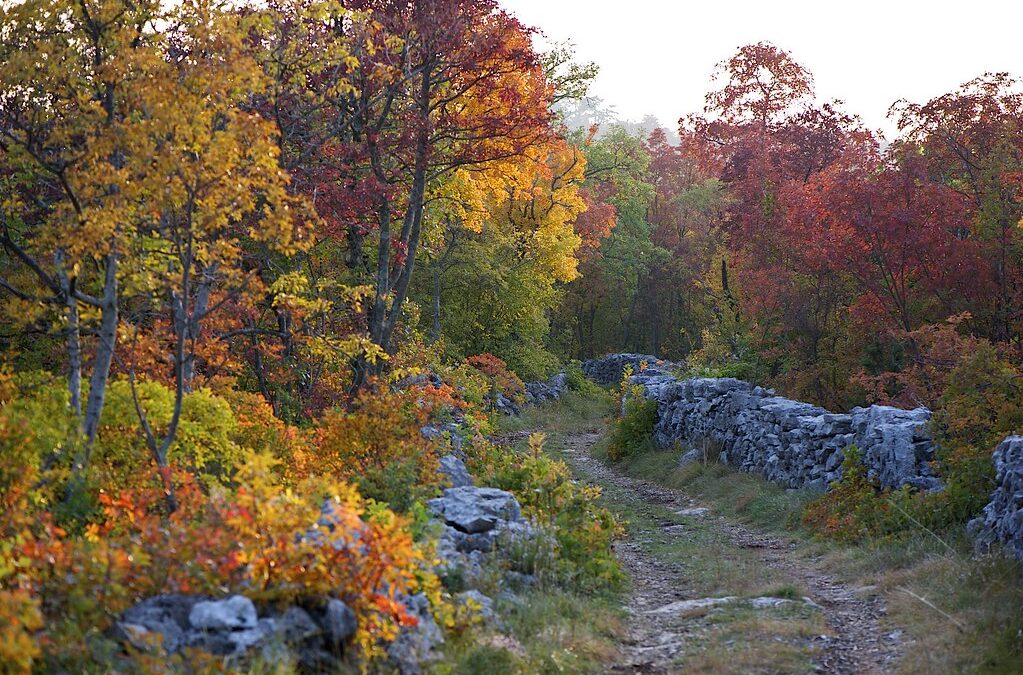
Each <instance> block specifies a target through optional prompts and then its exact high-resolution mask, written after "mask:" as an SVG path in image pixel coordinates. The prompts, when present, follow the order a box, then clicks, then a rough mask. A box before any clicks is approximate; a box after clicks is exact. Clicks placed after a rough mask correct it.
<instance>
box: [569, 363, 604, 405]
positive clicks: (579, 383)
mask: <svg viewBox="0 0 1023 675" xmlns="http://www.w3.org/2000/svg"><path fill="white" fill-rule="evenodd" d="M565 383H566V384H567V385H568V388H569V389H570V390H571V391H575V392H579V393H580V394H582V395H583V396H587V397H593V396H599V395H600V392H601V389H600V387H599V386H597V384H596V383H595V382H593V380H591V379H589V378H588V377H586V375H585V373H583V364H582V363H581V362H580V361H578V360H577V359H573V360H571V361H569V362H568V363H566V364H565Z"/></svg>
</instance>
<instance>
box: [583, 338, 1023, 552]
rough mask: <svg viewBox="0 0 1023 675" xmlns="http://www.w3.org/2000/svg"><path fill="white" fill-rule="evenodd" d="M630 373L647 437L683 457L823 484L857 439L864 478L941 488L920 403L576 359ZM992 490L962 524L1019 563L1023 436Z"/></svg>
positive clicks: (792, 483)
mask: <svg viewBox="0 0 1023 675" xmlns="http://www.w3.org/2000/svg"><path fill="white" fill-rule="evenodd" d="M626 366H629V367H631V368H632V370H633V372H634V373H635V374H634V375H632V376H631V378H630V381H631V382H632V383H634V384H638V385H641V386H642V387H643V391H644V394H645V395H646V397H647V398H649V399H652V400H655V401H657V422H656V425H655V427H654V438H655V441H656V443H657V444H658V445H659V446H660V447H665V448H667V447H674V446H676V445H681V446H682V447H683V449H684V454H683V455H682V461H687V460H692V459H696V458H697V457H700V456H702V455H703V453H704V452H705V451H710V453H711V454H712V455H713V458H714V459H717V460H719V461H721V462H722V463H725V464H729V465H731V466H734V467H735V468H737V469H739V470H740V471H746V472H750V473H758V474H761V475H763V476H764V477H765V478H766V479H768V480H771V481H774V482H776V483H780V484H782V485H784V486H786V487H789V488H805V489H812V490H816V491H820V492H823V491H825V490H827V488H828V486H829V485H830V483H831V482H832V481H835V480H837V479H838V478H840V477H841V469H842V461H843V460H844V458H845V450H846V448H848V447H850V446H853V445H855V446H856V447H858V448H859V449H860V451H861V452H862V455H863V462H864V464H865V465H866V466H867V469H868V473H869V475H870V477H872V478H876V479H877V481H878V483H879V484H880V485H881V486H882V487H886V488H898V487H901V486H903V485H910V486H913V487H915V488H919V489H921V490H938V489H941V484H940V482H939V480H938V478H937V477H936V476H935V475H934V473H933V471H932V470H931V462H932V461H933V460H934V458H935V450H936V448H935V444H934V441H933V440H932V439H931V435H930V432H929V430H928V422H929V421H930V418H931V412H930V411H929V410H928V409H926V408H917V409H915V410H902V409H900V408H893V407H890V406H882V405H872V406H869V407H866V408H853V409H852V410H850V411H849V412H847V413H834V412H830V411H828V410H825V409H823V408H820V407H818V406H815V405H812V404H809V403H803V402H801V401H793V400H791V399H787V398H783V397H781V396H777V395H776V394H775V392H774V391H773V390H771V389H765V388H763V387H757V386H754V385H751V384H750V383H748V382H743V381H742V380H736V379H732V378H690V379H683V378H679V377H677V376H675V375H674V374H673V373H674V372H677V371H678V370H681V368H679V367H678V366H677V364H673V363H670V362H666V361H660V360H658V359H657V358H656V357H653V356H649V355H644V354H612V355H610V356H606V357H604V358H602V359H595V360H590V361H586V362H584V363H583V372H585V373H586V375H587V376H588V377H590V378H591V379H593V380H594V381H596V382H597V383H599V384H614V383H617V382H619V381H620V380H621V377H622V375H623V373H624V370H625V368H626ZM992 460H993V462H994V465H995V473H996V477H995V490H994V492H993V493H992V495H991V500H990V501H989V503H988V504H987V506H986V507H985V508H984V511H983V513H982V514H981V515H980V516H979V517H978V518H976V519H975V520H973V521H971V523H970V524H969V531H970V532H971V534H972V535H973V536H974V538H975V541H976V543H977V546H978V548H979V549H981V550H987V549H989V548H990V547H991V546H992V545H994V544H1002V545H1004V546H1005V547H1006V549H1007V550H1008V551H1009V552H1010V553H1011V554H1012V555H1014V556H1015V557H1016V558H1018V559H1020V560H1021V561H1023V436H1010V437H1008V438H1006V439H1005V440H1004V441H1003V442H1002V443H1001V444H1000V445H999V446H998V448H997V449H996V450H995V452H994V455H993V458H992Z"/></svg>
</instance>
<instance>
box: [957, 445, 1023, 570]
mask: <svg viewBox="0 0 1023 675" xmlns="http://www.w3.org/2000/svg"><path fill="white" fill-rule="evenodd" d="M993 459H994V463H995V490H994V492H993V493H991V501H989V502H988V504H987V506H985V507H984V511H983V512H982V513H981V515H980V516H979V517H978V518H976V519H974V520H972V521H970V524H969V526H968V529H969V531H970V533H971V534H973V536H974V539H975V542H976V544H977V548H978V549H980V550H981V551H986V550H987V549H989V548H990V547H991V545H992V544H994V543H996V542H998V543H1002V544H1005V546H1006V548H1007V549H1008V550H1009V552H1010V553H1012V554H1013V555H1014V556H1016V557H1017V558H1018V559H1020V560H1023V436H1009V437H1008V438H1006V439H1005V440H1004V441H1002V442H1001V444H999V446H998V448H997V449H995V454H994V457H993Z"/></svg>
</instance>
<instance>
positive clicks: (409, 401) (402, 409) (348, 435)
mask: <svg viewBox="0 0 1023 675" xmlns="http://www.w3.org/2000/svg"><path fill="white" fill-rule="evenodd" d="M451 402H452V401H451V398H450V392H449V391H443V390H440V389H437V388H435V387H431V386H426V387H412V388H409V389H407V390H404V391H399V392H391V391H381V392H372V391H364V392H362V393H360V394H359V395H358V397H357V398H356V399H355V401H353V403H352V406H351V408H350V409H349V410H334V411H331V412H328V413H327V414H326V415H324V416H323V418H322V419H321V420H319V422H318V423H317V426H316V429H315V430H314V432H313V434H312V447H311V448H310V449H309V450H307V451H305V452H297V453H295V454H294V455H293V456H292V457H291V458H290V460H289V464H290V465H289V467H288V474H289V475H290V476H292V477H293V478H302V477H306V476H311V475H316V474H320V473H325V474H327V475H330V476H334V477H336V478H339V479H341V480H347V481H351V482H353V483H355V484H356V485H358V487H359V490H360V491H361V492H362V494H364V495H365V496H367V497H370V498H372V499H375V500H378V501H382V502H386V503H387V504H389V505H390V506H391V507H392V508H394V509H395V510H398V511H402V512H405V511H408V510H409V509H410V508H411V507H412V505H413V504H414V503H415V502H416V501H419V500H424V499H428V498H430V497H433V496H435V495H436V493H437V491H438V489H439V486H440V480H441V479H440V475H439V474H438V472H437V469H438V464H437V459H438V457H437V443H436V442H435V441H430V440H427V439H426V438H423V435H422V432H421V431H420V430H421V429H422V427H423V426H424V425H425V424H426V422H427V420H428V419H429V418H430V414H431V412H432V411H433V409H434V408H436V407H439V406H443V405H449V404H450V403H451Z"/></svg>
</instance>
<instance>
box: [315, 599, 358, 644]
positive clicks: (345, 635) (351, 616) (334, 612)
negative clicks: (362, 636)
mask: <svg viewBox="0 0 1023 675" xmlns="http://www.w3.org/2000/svg"><path fill="white" fill-rule="evenodd" d="M323 624H324V628H325V629H326V632H327V637H328V638H329V639H330V641H331V642H332V643H334V644H341V643H343V642H345V641H346V640H348V639H349V638H350V637H352V636H353V635H355V631H356V630H358V628H359V622H358V619H357V618H356V616H355V612H354V611H352V608H351V607H349V606H348V605H346V604H345V603H343V602H342V601H340V600H338V599H337V598H331V599H330V600H328V601H327V609H326V612H325V614H324V619H323Z"/></svg>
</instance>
